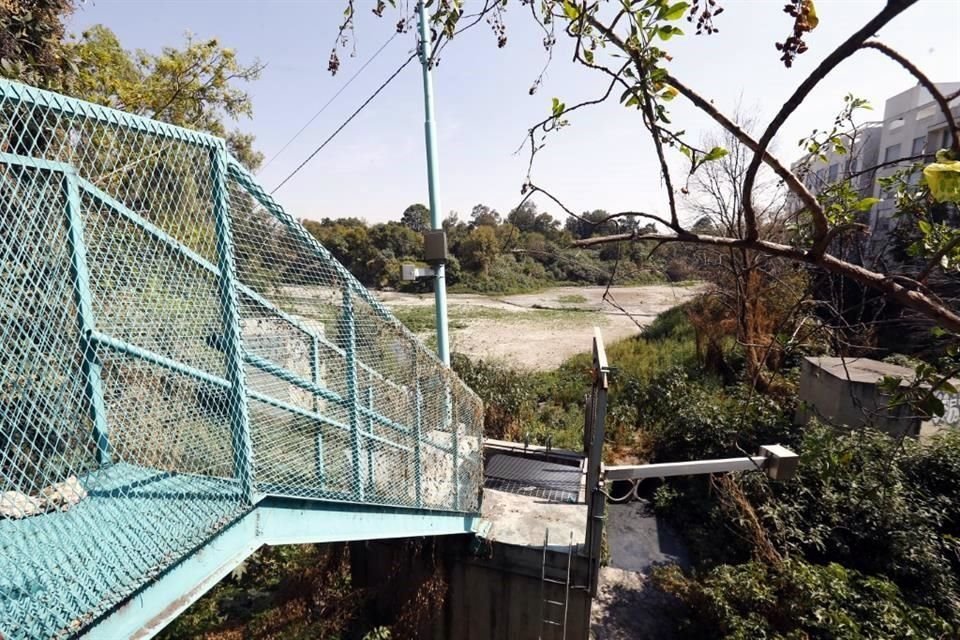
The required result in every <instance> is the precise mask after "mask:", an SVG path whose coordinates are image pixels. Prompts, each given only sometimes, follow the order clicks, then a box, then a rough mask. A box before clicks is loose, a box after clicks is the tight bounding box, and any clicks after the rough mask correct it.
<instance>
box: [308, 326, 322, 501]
mask: <svg viewBox="0 0 960 640" xmlns="http://www.w3.org/2000/svg"><path fill="white" fill-rule="evenodd" d="M310 376H311V379H312V380H313V384H314V385H316V386H318V387H319V386H320V339H319V338H318V337H317V336H312V337H311V345H310ZM313 412H314V413H320V397H319V396H318V395H317V394H313ZM315 455H316V464H317V479H318V480H319V483H320V488H321V489H323V481H324V475H325V469H324V463H323V426H321V425H317V446H316V454H315Z"/></svg>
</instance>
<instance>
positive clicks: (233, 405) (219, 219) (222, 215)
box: [210, 145, 256, 504]
mask: <svg viewBox="0 0 960 640" xmlns="http://www.w3.org/2000/svg"><path fill="white" fill-rule="evenodd" d="M210 182H211V185H212V195H213V220H214V230H215V234H216V244H217V267H218V269H219V271H220V278H219V289H220V291H219V293H220V310H221V317H222V323H223V346H224V350H223V351H224V356H225V360H226V368H227V380H228V381H229V382H230V389H229V390H228V397H229V403H230V431H231V441H232V444H233V464H234V474H235V475H236V477H237V480H238V481H239V482H240V491H241V494H242V495H243V496H244V497H245V498H246V499H247V500H248V501H250V503H251V504H252V503H254V502H255V501H256V497H255V495H254V486H253V444H252V441H251V437H250V415H249V411H248V408H247V380H246V374H245V372H244V368H243V367H244V365H243V345H242V344H241V340H242V337H241V332H240V303H239V300H238V295H237V271H236V264H235V262H234V247H233V232H232V230H231V225H230V202H229V193H228V190H227V151H226V149H225V148H224V147H223V146H222V145H218V146H216V147H214V148H213V149H212V150H211V151H210Z"/></svg>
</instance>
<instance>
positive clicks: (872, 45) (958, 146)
mask: <svg viewBox="0 0 960 640" xmlns="http://www.w3.org/2000/svg"><path fill="white" fill-rule="evenodd" d="M860 48H861V49H876V50H877V51H879V52H880V53H882V54H883V55H885V56H887V57H888V58H890V59H891V60H893V61H895V62H897V63H898V64H899V65H900V66H901V67H903V68H904V69H906V70H907V71H908V72H909V73H910V75H912V76H913V77H914V78H916V79H917V82H919V83H920V84H921V85H922V86H923V88H924V89H926V90H927V91H928V92H929V93H930V95H931V96H933V99H934V100H935V101H936V102H937V104H938V105H939V106H940V111H942V112H943V117H944V118H946V120H947V127H948V128H949V129H950V136H951V137H952V138H953V150H954V151H955V152H956V153H958V154H960V125H958V124H957V121H956V119H955V118H954V117H953V113H952V112H951V111H950V104H949V103H948V102H947V99H946V97H944V95H943V94H942V93H941V92H940V90H939V89H937V85H935V84H933V82H931V81H930V78H928V77H927V76H926V75H925V74H924V73H923V72H922V71H920V69H918V68H917V66H916V65H915V64H913V63H912V62H910V61H909V60H907V59H906V58H905V57H903V56H902V55H901V54H899V53H897V52H896V51H895V50H893V49H891V48H890V47H888V46H887V45H885V44H883V43H882V42H879V41H877V40H871V41H870V42H865V43H863V44H862V45H861V46H860Z"/></svg>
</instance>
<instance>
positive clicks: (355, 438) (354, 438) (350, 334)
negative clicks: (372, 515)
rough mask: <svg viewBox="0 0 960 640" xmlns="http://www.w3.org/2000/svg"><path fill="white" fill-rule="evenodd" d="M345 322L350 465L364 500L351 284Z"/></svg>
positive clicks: (355, 492) (358, 495)
mask: <svg viewBox="0 0 960 640" xmlns="http://www.w3.org/2000/svg"><path fill="white" fill-rule="evenodd" d="M342 313H343V324H344V330H345V333H346V335H344V336H342V338H343V341H344V349H343V351H344V358H345V360H346V361H347V362H346V364H347V410H348V411H349V412H350V466H351V468H352V471H353V488H352V490H353V497H354V498H355V499H356V500H357V501H359V502H362V501H363V474H362V473H361V471H360V447H361V443H360V407H359V404H360V388H359V381H358V380H357V368H358V367H357V324H356V318H354V315H353V297H352V295H351V292H350V284H349V283H344V285H343V308H342Z"/></svg>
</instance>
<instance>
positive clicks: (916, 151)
mask: <svg viewBox="0 0 960 640" xmlns="http://www.w3.org/2000/svg"><path fill="white" fill-rule="evenodd" d="M925 146H927V136H921V137H919V138H914V139H913V147H912V148H911V149H910V155H912V156H919V155H920V154H921V153H923V148H924V147H925Z"/></svg>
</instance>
